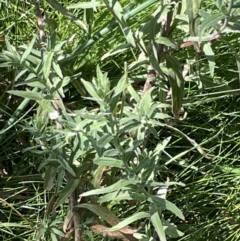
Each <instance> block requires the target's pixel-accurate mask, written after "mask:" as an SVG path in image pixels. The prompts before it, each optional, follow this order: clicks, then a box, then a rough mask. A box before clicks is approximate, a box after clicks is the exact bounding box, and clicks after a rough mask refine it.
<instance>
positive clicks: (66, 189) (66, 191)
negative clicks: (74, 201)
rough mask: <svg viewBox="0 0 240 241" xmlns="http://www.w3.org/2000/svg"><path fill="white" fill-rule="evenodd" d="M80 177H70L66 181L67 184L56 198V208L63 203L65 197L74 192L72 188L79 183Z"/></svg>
mask: <svg viewBox="0 0 240 241" xmlns="http://www.w3.org/2000/svg"><path fill="white" fill-rule="evenodd" d="M79 182H80V179H72V180H69V181H68V182H67V185H66V186H65V187H64V188H63V190H62V191H61V193H60V195H59V197H58V199H57V200H56V204H55V206H56V208H57V207H59V206H60V205H61V204H63V203H64V202H65V201H66V199H67V198H68V197H69V195H70V194H71V193H73V192H74V190H75V189H76V188H77V186H78V185H79Z"/></svg>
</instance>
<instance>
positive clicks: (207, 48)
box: [203, 43, 215, 77]
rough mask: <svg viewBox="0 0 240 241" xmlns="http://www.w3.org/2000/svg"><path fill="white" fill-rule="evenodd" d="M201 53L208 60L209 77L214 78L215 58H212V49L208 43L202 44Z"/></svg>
mask: <svg viewBox="0 0 240 241" xmlns="http://www.w3.org/2000/svg"><path fill="white" fill-rule="evenodd" d="M203 52H204V53H205V56H206V58H207V60H208V64H209V70H210V75H211V77H213V76H214V68H215V56H214V52H213V50H212V47H211V45H210V44H209V43H206V44H204V46H203Z"/></svg>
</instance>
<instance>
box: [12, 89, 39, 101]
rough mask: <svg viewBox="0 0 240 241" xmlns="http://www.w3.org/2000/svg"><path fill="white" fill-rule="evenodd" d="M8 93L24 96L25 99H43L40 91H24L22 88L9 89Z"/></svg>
mask: <svg viewBox="0 0 240 241" xmlns="http://www.w3.org/2000/svg"><path fill="white" fill-rule="evenodd" d="M8 93H9V94H12V95H16V96H19V97H22V98H24V99H30V100H42V99H43V96H42V95H41V94H40V93H38V92H32V91H22V90H9V91H8Z"/></svg>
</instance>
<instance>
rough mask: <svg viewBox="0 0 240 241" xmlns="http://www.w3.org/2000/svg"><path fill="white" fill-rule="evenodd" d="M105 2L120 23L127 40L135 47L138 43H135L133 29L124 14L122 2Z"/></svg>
mask: <svg viewBox="0 0 240 241" xmlns="http://www.w3.org/2000/svg"><path fill="white" fill-rule="evenodd" d="M104 3H105V4H106V6H107V7H108V9H109V10H110V11H111V12H112V14H113V16H114V17H115V19H116V21H117V22H118V24H119V25H120V27H121V29H122V31H123V34H124V36H125V38H126V40H127V42H128V43H130V44H131V45H132V46H133V47H136V43H135V39H134V37H133V34H132V30H131V28H130V27H129V26H128V25H127V22H126V20H125V17H124V15H123V8H122V6H121V4H120V2H119V1H116V0H104Z"/></svg>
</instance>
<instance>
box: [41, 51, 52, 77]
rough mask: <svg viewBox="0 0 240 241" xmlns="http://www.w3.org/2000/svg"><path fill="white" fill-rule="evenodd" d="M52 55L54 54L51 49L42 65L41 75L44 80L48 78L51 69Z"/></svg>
mask: <svg viewBox="0 0 240 241" xmlns="http://www.w3.org/2000/svg"><path fill="white" fill-rule="evenodd" d="M53 56H54V52H53V51H51V52H49V53H48V55H47V57H46V61H45V62H44V65H43V76H44V78H45V79H46V80H47V79H48V77H49V74H50V71H51V66H52V59H53Z"/></svg>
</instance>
